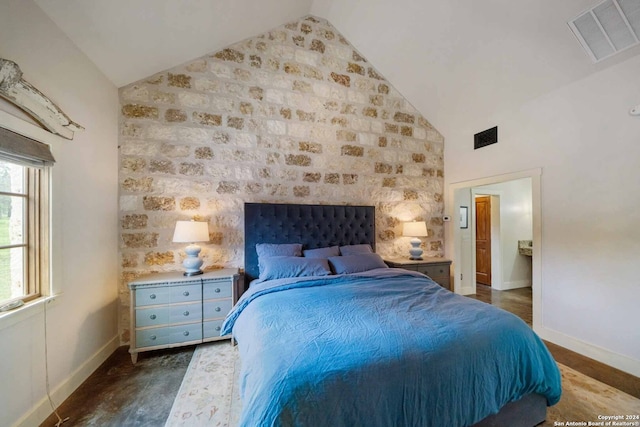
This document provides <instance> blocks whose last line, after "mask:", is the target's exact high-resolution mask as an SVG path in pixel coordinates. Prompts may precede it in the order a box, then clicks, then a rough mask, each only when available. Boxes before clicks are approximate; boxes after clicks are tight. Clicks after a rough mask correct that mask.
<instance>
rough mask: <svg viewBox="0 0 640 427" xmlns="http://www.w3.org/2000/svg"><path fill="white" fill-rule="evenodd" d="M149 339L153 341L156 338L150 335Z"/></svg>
mask: <svg viewBox="0 0 640 427" xmlns="http://www.w3.org/2000/svg"><path fill="white" fill-rule="evenodd" d="M149 338H150V339H151V341H155V340H156V338H157V337H156V336H155V335H151V336H150V337H149Z"/></svg>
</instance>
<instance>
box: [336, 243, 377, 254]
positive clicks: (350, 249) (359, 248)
mask: <svg viewBox="0 0 640 427" xmlns="http://www.w3.org/2000/svg"><path fill="white" fill-rule="evenodd" d="M371 253H373V251H372V250H371V245H368V244H364V245H347V246H340V255H356V254H371Z"/></svg>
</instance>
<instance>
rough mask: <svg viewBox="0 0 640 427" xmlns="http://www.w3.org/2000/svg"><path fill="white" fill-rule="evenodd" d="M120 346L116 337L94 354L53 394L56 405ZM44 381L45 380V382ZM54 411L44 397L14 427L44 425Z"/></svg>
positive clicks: (52, 397)
mask: <svg viewBox="0 0 640 427" xmlns="http://www.w3.org/2000/svg"><path fill="white" fill-rule="evenodd" d="M119 346H120V340H119V338H118V336H117V335H116V336H114V337H113V338H111V340H109V342H107V343H106V344H105V345H104V346H102V348H100V349H99V350H98V351H97V352H95V353H94V354H93V356H91V357H90V358H89V359H87V361H86V362H84V363H83V364H82V365H80V366H79V367H78V368H77V369H76V370H75V371H73V372H72V373H71V375H69V377H68V378H67V379H66V380H64V381H62V383H61V384H60V385H59V386H58V387H56V389H55V390H53V391H52V392H51V399H52V400H53V401H54V402H55V403H56V404H58V405H59V404H61V403H62V402H64V401H65V400H66V399H67V398H68V397H69V396H70V395H71V393H73V392H74V391H75V390H76V389H77V388H78V387H80V384H82V383H83V382H84V381H85V380H86V379H87V378H89V375H91V374H92V373H93V372H94V371H95V370H96V369H98V367H99V366H100V365H102V363H103V362H104V361H105V360H107V358H108V357H109V356H111V354H113V352H114V351H116V349H117V348H118V347H119ZM43 381H44V380H43ZM51 412H53V411H52V409H51V405H50V404H49V399H48V398H47V396H44V397H43V398H42V399H41V400H40V402H38V403H37V404H36V405H35V406H34V407H33V409H32V410H31V411H30V412H28V413H27V414H25V415H24V416H23V417H22V418H20V419H19V420H18V421H17V422H16V423H15V424H14V425H13V427H31V426H38V425H40V424H42V422H43V421H44V420H46V419H47V417H48V416H49V415H50V414H51Z"/></svg>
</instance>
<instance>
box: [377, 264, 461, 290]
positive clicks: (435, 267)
mask: <svg viewBox="0 0 640 427" xmlns="http://www.w3.org/2000/svg"><path fill="white" fill-rule="evenodd" d="M384 262H385V263H387V265H388V266H389V267H393V268H404V269H405V270H413V271H418V272H420V273H423V274H426V275H427V276H429V277H431V279H433V281H434V282H436V283H437V284H439V285H440V286H442V287H443V288H445V289H448V290H451V278H450V274H451V272H450V270H451V261H449V260H448V259H444V258H424V259H422V260H418V261H414V260H410V259H402V258H399V259H385V260H384Z"/></svg>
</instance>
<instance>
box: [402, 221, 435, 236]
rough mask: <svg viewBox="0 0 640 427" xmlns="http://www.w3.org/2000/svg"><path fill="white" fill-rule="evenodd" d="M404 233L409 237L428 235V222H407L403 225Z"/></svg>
mask: <svg viewBox="0 0 640 427" xmlns="http://www.w3.org/2000/svg"><path fill="white" fill-rule="evenodd" d="M402 235H403V236H409V237H425V236H428V235H429V234H428V233H427V223H425V222H424V221H413V222H405V223H404V224H403V227H402Z"/></svg>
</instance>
